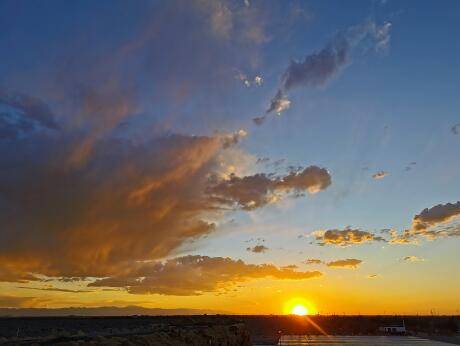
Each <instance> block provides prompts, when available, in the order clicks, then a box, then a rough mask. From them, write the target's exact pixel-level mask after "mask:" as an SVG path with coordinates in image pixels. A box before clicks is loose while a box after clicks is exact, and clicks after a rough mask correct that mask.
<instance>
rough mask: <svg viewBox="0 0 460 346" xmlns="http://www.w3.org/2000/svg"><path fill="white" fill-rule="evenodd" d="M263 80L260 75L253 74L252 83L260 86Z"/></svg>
mask: <svg viewBox="0 0 460 346" xmlns="http://www.w3.org/2000/svg"><path fill="white" fill-rule="evenodd" d="M263 82H264V79H263V78H262V76H255V77H254V84H255V85H257V86H261V85H262V84H263Z"/></svg>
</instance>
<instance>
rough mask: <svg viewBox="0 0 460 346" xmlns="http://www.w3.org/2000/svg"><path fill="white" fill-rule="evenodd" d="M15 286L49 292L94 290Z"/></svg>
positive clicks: (84, 291)
mask: <svg viewBox="0 0 460 346" xmlns="http://www.w3.org/2000/svg"><path fill="white" fill-rule="evenodd" d="M17 288H21V289H25V290H37V291H51V292H64V293H89V292H94V291H91V290H71V289H66V288H57V287H26V286H18V287H17Z"/></svg>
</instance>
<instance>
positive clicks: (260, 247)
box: [246, 245, 268, 253]
mask: <svg viewBox="0 0 460 346" xmlns="http://www.w3.org/2000/svg"><path fill="white" fill-rule="evenodd" d="M246 250H247V251H250V252H254V253H263V252H267V251H268V247H266V246H265V245H255V246H253V247H248V248H247V249H246Z"/></svg>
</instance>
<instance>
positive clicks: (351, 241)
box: [312, 228, 386, 246]
mask: <svg viewBox="0 0 460 346" xmlns="http://www.w3.org/2000/svg"><path fill="white" fill-rule="evenodd" d="M312 235H313V236H314V237H315V238H316V240H317V241H318V244H319V245H337V246H349V245H355V244H364V243H368V242H374V241H386V240H385V239H384V238H383V237H380V236H377V235H375V234H374V233H371V232H367V231H361V230H360V229H351V228H346V229H343V230H340V229H329V230H317V231H314V232H313V233H312Z"/></svg>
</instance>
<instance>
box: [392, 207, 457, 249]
mask: <svg viewBox="0 0 460 346" xmlns="http://www.w3.org/2000/svg"><path fill="white" fill-rule="evenodd" d="M459 216H460V201H459V202H456V203H446V204H438V205H435V206H433V207H431V208H425V209H424V210H422V212H420V213H419V214H417V215H415V216H414V217H413V219H412V226H411V228H409V229H406V230H404V231H403V232H401V233H398V232H397V231H396V230H391V231H390V235H391V239H390V243H393V244H417V243H418V241H419V238H420V237H423V238H425V239H428V240H435V239H438V238H443V237H456V236H460V227H459V226H458V225H455V224H449V223H455V222H456V221H457V218H458V217H459Z"/></svg>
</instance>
